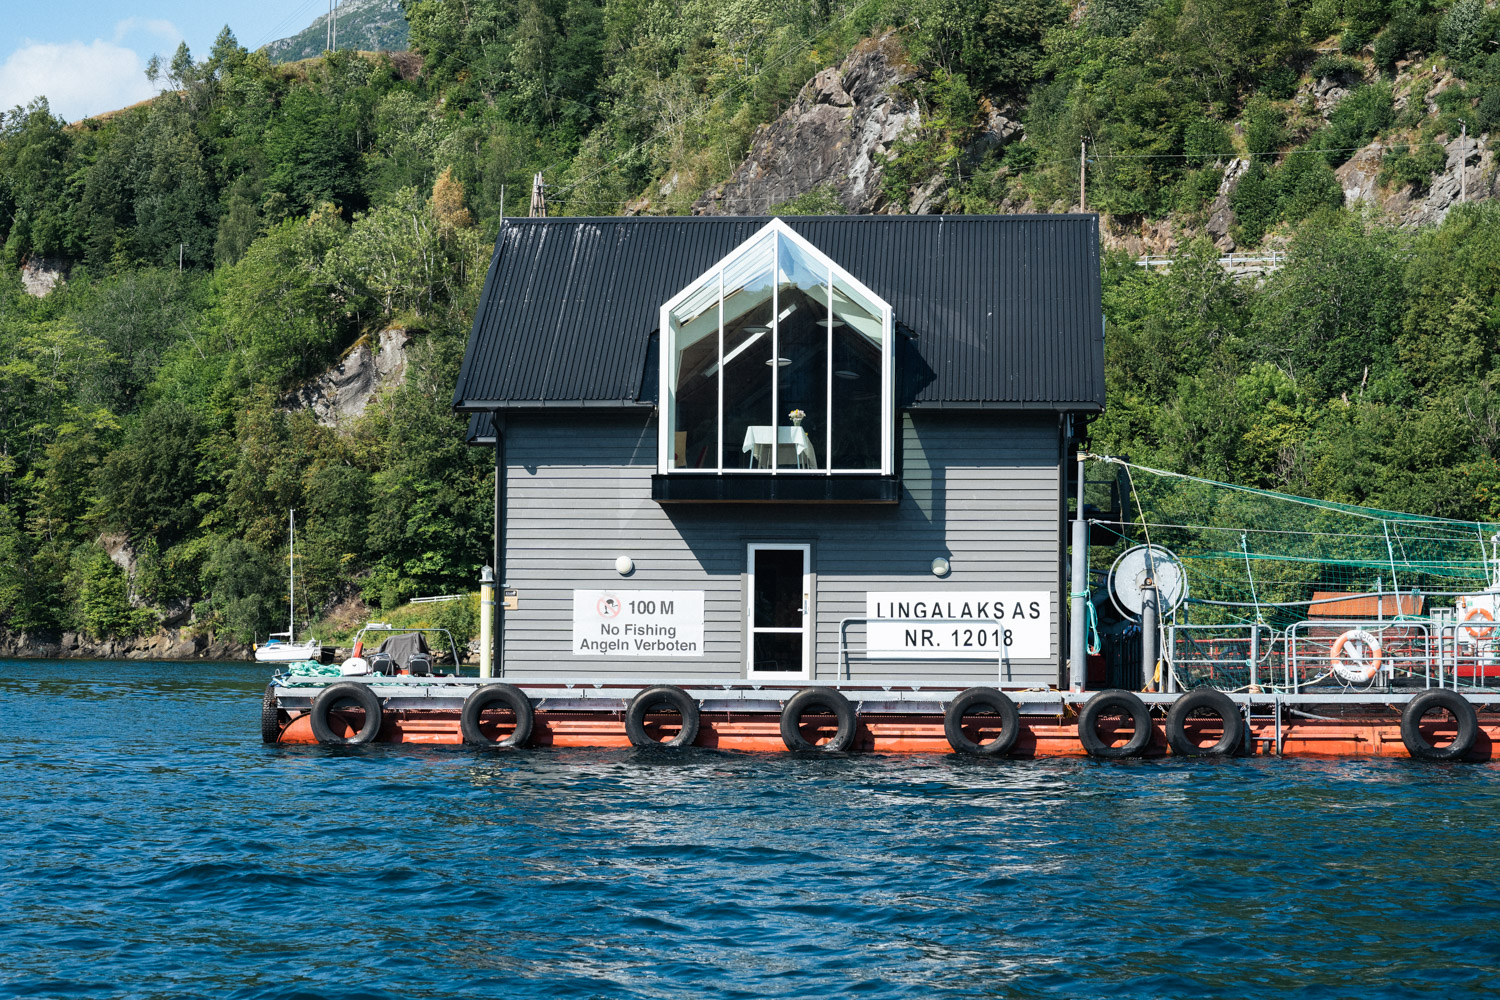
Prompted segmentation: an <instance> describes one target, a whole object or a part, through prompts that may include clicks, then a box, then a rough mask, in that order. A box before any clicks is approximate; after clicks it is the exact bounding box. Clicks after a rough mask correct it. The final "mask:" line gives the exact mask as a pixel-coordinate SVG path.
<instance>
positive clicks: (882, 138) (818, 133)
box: [693, 32, 1013, 215]
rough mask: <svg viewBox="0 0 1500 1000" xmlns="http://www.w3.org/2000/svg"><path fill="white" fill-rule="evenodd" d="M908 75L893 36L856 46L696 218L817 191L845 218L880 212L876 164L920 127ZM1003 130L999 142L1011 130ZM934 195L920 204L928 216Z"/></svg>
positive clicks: (762, 134) (752, 210)
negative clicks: (907, 90)
mask: <svg viewBox="0 0 1500 1000" xmlns="http://www.w3.org/2000/svg"><path fill="white" fill-rule="evenodd" d="M913 75H914V71H913V69H912V68H911V66H910V65H909V64H908V63H907V62H906V57H905V53H904V52H903V50H902V48H901V43H900V41H899V39H898V38H897V36H896V34H895V33H894V32H888V33H887V34H885V35H882V36H880V37H879V38H874V39H866V40H865V41H863V42H860V43H859V45H857V46H856V47H855V49H854V51H853V52H851V53H850V54H849V58H847V59H845V60H844V62H843V64H842V65H841V66H838V67H837V68H830V69H825V70H823V71H822V72H821V73H819V74H818V75H817V76H815V77H813V78H812V80H810V81H808V83H807V85H806V86H804V87H803V88H802V92H801V93H800V94H798V95H797V100H796V102H795V103H794V104H793V105H792V106H791V107H790V108H789V109H787V111H786V113H785V114H783V115H782V116H781V117H780V118H778V119H777V120H776V121H775V122H773V123H772V124H770V125H762V126H761V127H760V129H759V131H757V132H756V134H755V138H754V139H753V140H751V144H750V152H749V155H748V156H747V157H746V158H745V161H744V162H743V163H741V164H740V166H739V168H738V169H737V170H735V172H734V174H733V176H731V177H730V178H729V180H728V181H726V182H725V183H723V184H721V185H719V186H718V187H717V188H714V189H712V190H710V191H709V192H708V193H707V194H705V195H704V196H703V197H702V198H700V199H699V200H698V202H697V203H696V204H695V205H694V206H693V212H694V214H696V215H759V214H762V213H764V212H766V211H767V210H768V209H769V208H770V207H771V206H773V205H777V204H780V203H782V202H786V201H791V200H792V199H794V198H796V197H798V196H800V195H804V194H807V193H808V192H811V191H814V190H816V189H819V188H824V189H827V190H829V191H830V193H831V194H832V195H833V196H834V197H835V198H837V200H838V203H839V206H840V207H841V208H842V209H843V211H845V212H848V213H851V214H856V213H870V212H879V211H881V210H882V209H883V208H884V207H885V199H884V197H883V195H882V193H881V186H880V163H879V157H880V156H881V155H883V154H885V153H886V152H887V151H889V149H890V147H891V144H892V143H893V142H895V141H896V140H897V139H899V138H901V137H902V136H904V135H906V134H907V133H908V132H909V131H911V130H912V129H914V128H916V127H917V125H918V124H919V122H920V115H919V113H918V110H917V107H916V105H915V104H914V103H913V102H912V100H911V99H910V98H909V97H906V96H904V95H903V94H901V93H900V85H901V84H903V83H906V82H907V81H908V80H911V79H912V77H913ZM1002 122H1003V123H1004V124H999V123H996V128H997V129H998V130H999V131H998V132H997V138H998V140H999V141H1004V139H1005V138H1008V136H1001V135H1000V133H1003V132H1004V130H1005V128H1007V127H1011V126H1012V125H1013V123H1011V122H1009V120H1007V119H1003V118H1002ZM936 195H937V192H936V191H933V192H929V193H928V194H927V195H926V196H925V200H924V204H925V205H926V206H928V207H929V210H930V207H931V206H932V204H933V203H934V199H935V197H936ZM938 200H940V199H938Z"/></svg>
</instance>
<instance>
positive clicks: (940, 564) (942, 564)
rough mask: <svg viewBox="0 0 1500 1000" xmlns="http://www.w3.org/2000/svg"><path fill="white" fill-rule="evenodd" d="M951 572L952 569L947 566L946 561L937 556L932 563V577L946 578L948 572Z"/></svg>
mask: <svg viewBox="0 0 1500 1000" xmlns="http://www.w3.org/2000/svg"><path fill="white" fill-rule="evenodd" d="M952 570H953V567H952V566H950V565H948V560H947V559H944V558H943V557H942V556H938V557H937V558H936V559H934V560H933V561H932V575H933V576H947V575H948V574H949V573H950V572H952Z"/></svg>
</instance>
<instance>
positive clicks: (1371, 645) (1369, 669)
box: [1328, 628, 1383, 683]
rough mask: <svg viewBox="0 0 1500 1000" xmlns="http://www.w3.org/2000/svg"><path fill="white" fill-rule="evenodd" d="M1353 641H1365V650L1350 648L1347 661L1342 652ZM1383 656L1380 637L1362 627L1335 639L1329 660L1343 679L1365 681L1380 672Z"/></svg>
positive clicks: (1335, 671)
mask: <svg viewBox="0 0 1500 1000" xmlns="http://www.w3.org/2000/svg"><path fill="white" fill-rule="evenodd" d="M1351 642H1354V643H1363V644H1364V650H1363V651H1361V650H1359V648H1358V647H1355V648H1353V649H1350V650H1349V658H1348V660H1347V661H1346V660H1345V659H1344V657H1343V655H1342V654H1343V652H1344V648H1345V646H1347V645H1348V644H1349V643H1351ZM1382 656H1383V651H1382V650H1381V648H1380V639H1379V638H1377V637H1376V636H1375V635H1373V634H1371V633H1369V632H1366V631H1365V630H1364V629H1362V628H1352V629H1350V630H1349V631H1347V632H1345V633H1344V634H1343V635H1341V636H1339V637H1338V638H1337V639H1335V640H1334V642H1333V649H1332V650H1330V651H1329V653H1328V662H1329V663H1330V664H1331V665H1332V666H1333V672H1334V673H1335V674H1337V675H1338V676H1339V677H1340V678H1341V679H1343V680H1346V681H1355V682H1358V683H1363V682H1365V681H1367V680H1370V679H1371V678H1372V677H1374V676H1375V675H1376V674H1378V673H1380V661H1381V658H1382Z"/></svg>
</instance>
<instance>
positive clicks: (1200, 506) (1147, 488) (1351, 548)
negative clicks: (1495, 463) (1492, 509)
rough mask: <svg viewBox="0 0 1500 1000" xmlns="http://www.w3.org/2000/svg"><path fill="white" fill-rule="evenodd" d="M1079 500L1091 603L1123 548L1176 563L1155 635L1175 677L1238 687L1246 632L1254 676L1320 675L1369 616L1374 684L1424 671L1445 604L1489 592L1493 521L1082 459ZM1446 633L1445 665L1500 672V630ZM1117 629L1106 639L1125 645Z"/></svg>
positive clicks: (1291, 678) (1244, 670)
mask: <svg viewBox="0 0 1500 1000" xmlns="http://www.w3.org/2000/svg"><path fill="white" fill-rule="evenodd" d="M1084 502H1085V505H1086V511H1085V514H1086V517H1087V518H1088V520H1089V534H1090V552H1089V564H1090V587H1089V590H1090V593H1091V596H1092V597H1093V599H1094V603H1095V605H1096V606H1100V607H1102V606H1103V604H1104V603H1105V602H1107V601H1108V598H1107V597H1104V596H1103V595H1104V594H1105V593H1107V591H1108V588H1109V586H1110V580H1109V575H1110V569H1111V567H1112V566H1113V564H1114V562H1115V560H1116V558H1117V557H1118V556H1119V555H1120V553H1121V552H1123V551H1125V550H1126V549H1128V548H1130V547H1132V546H1136V545H1142V544H1150V545H1153V546H1161V547H1163V548H1165V549H1167V550H1169V551H1170V553H1171V554H1172V555H1173V556H1175V557H1176V561H1177V562H1178V564H1179V565H1180V566H1181V568H1182V573H1183V576H1184V578H1185V580H1186V588H1185V589H1186V596H1185V598H1184V599H1183V600H1182V602H1181V603H1180V604H1179V605H1178V606H1177V607H1176V608H1175V610H1170V613H1169V614H1167V616H1166V618H1165V619H1164V621H1163V635H1162V648H1163V650H1164V651H1170V656H1169V659H1171V660H1173V661H1174V662H1175V663H1176V669H1177V670H1178V673H1179V676H1178V683H1179V684H1186V685H1191V684H1195V683H1213V684H1214V686H1216V687H1226V686H1229V687H1232V686H1248V685H1249V684H1250V683H1251V680H1252V673H1253V672H1252V671H1251V669H1250V666H1249V663H1250V659H1251V657H1250V652H1251V649H1250V648H1249V647H1250V646H1251V643H1252V639H1251V635H1252V632H1253V634H1254V647H1255V650H1256V653H1257V656H1258V658H1259V660H1260V663H1261V667H1262V668H1263V669H1262V670H1261V671H1259V673H1260V675H1261V676H1262V677H1283V678H1285V679H1286V681H1287V682H1288V683H1290V684H1293V685H1295V684H1297V683H1300V682H1306V681H1311V680H1314V679H1318V678H1320V677H1321V676H1326V675H1328V674H1329V673H1331V672H1333V671H1332V666H1331V665H1340V664H1343V663H1345V662H1346V661H1347V660H1348V657H1347V656H1344V658H1343V659H1341V658H1340V657H1341V654H1342V653H1343V649H1342V647H1340V648H1334V647H1335V643H1337V642H1338V639H1339V637H1340V636H1343V635H1344V634H1345V633H1346V632H1348V631H1350V628H1351V623H1350V620H1351V619H1359V620H1361V621H1363V620H1369V622H1370V623H1371V624H1370V625H1369V626H1368V627H1367V628H1365V629H1364V630H1363V631H1364V632H1365V633H1368V635H1367V638H1368V641H1369V642H1370V643H1371V644H1372V645H1378V647H1379V650H1380V653H1381V662H1382V664H1383V667H1384V670H1385V677H1386V678H1387V679H1389V678H1390V677H1391V676H1392V675H1393V672H1394V674H1400V673H1402V672H1403V671H1404V672H1405V673H1408V674H1411V675H1417V674H1424V673H1430V672H1431V669H1432V665H1433V664H1434V663H1435V662H1437V661H1438V660H1440V659H1441V655H1440V654H1441V652H1442V650H1441V648H1440V647H1441V644H1442V642H1443V641H1444V640H1443V638H1442V635H1441V634H1440V633H1441V632H1442V625H1441V623H1442V622H1443V621H1444V620H1445V618H1444V616H1449V617H1448V618H1447V619H1446V620H1452V618H1451V616H1453V615H1454V614H1455V611H1454V605H1455V598H1458V597H1460V596H1461V595H1472V594H1476V593H1479V592H1483V591H1488V590H1493V589H1494V587H1493V586H1492V583H1491V581H1492V580H1494V579H1495V576H1496V573H1495V570H1496V558H1495V555H1496V546H1497V537H1500V536H1497V534H1496V532H1497V530H1500V525H1496V524H1491V523H1484V522H1468V521H1454V520H1448V519H1444V518H1432V517H1421V516H1417V515H1412V514H1406V513H1401V512H1398V511H1388V510H1380V509H1376V508H1370V507H1361V506H1357V505H1354V504H1345V503H1337V502H1330V501H1324V500H1313V499H1309V498H1306V497H1299V496H1293V495H1291V494H1286V493H1277V492H1273V491H1269V490H1261V489H1255V488H1251V487H1245V486H1237V485H1233V484H1229V483H1220V482H1214V481H1212V480H1207V479H1201V478H1197V477H1193V476H1186V475H1182V474H1179V473H1172V472H1166V471H1163V470H1160V469H1152V468H1148V467H1145V466H1140V465H1135V464H1132V463H1129V462H1126V461H1123V460H1121V459H1116V458H1109V457H1103V456H1089V457H1088V461H1087V463H1086V466H1085V470H1084ZM1163 610H1164V611H1169V609H1166V608H1164V609H1163ZM1460 610H1461V609H1460ZM1496 610H1497V613H1500V605H1497V606H1496ZM1434 619H1436V620H1437V622H1438V625H1437V626H1436V627H1434V624H1433V620H1434ZM1169 627H1170V631H1169V630H1168V629H1169ZM1448 629H1449V631H1448V633H1447V635H1448V636H1449V638H1448V640H1447V641H1448V645H1449V646H1450V647H1451V650H1450V654H1451V655H1450V659H1454V658H1458V659H1461V658H1462V657H1463V656H1465V655H1467V656H1469V657H1470V659H1471V660H1473V661H1475V662H1474V663H1472V664H1471V665H1470V670H1469V672H1470V673H1471V675H1473V676H1474V677H1475V679H1476V681H1477V680H1479V679H1482V677H1483V676H1486V675H1487V674H1488V673H1495V674H1496V679H1500V635H1495V636H1494V637H1493V638H1491V637H1490V634H1489V633H1485V634H1484V636H1483V640H1482V641H1477V642H1476V640H1474V639H1472V638H1469V637H1468V636H1466V635H1464V634H1462V633H1461V632H1459V631H1455V627H1454V626H1448ZM1129 631H1130V630H1129V628H1128V627H1126V628H1125V629H1124V630H1123V631H1122V632H1121V633H1120V634H1119V635H1116V636H1113V637H1112V638H1113V639H1114V640H1115V641H1116V642H1118V641H1120V640H1121V638H1122V637H1123V638H1124V639H1126V640H1128V638H1129ZM1492 631H1493V632H1495V633H1500V628H1497V629H1495V630H1492ZM1136 635H1137V636H1138V632H1137V633H1136ZM1137 641H1138V639H1137ZM1354 641H1355V642H1361V641H1365V640H1364V639H1356V640H1354ZM1348 642H1349V640H1347V639H1346V640H1345V643H1346V645H1347V643H1348ZM1463 642H1467V645H1461V644H1462V643H1463ZM1481 647H1482V648H1481ZM1351 648H1352V647H1351ZM1310 651H1311V652H1310ZM1127 658H1128V657H1127ZM1481 660H1487V661H1492V667H1491V668H1490V669H1486V667H1485V665H1484V664H1483V663H1481V662H1479V661H1481ZM1453 670H1454V668H1453V667H1452V666H1451V665H1450V672H1452V671H1453Z"/></svg>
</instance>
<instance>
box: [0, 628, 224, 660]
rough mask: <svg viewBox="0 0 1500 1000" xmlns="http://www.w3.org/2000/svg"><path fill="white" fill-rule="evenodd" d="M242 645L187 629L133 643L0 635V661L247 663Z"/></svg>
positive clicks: (71, 634)
mask: <svg viewBox="0 0 1500 1000" xmlns="http://www.w3.org/2000/svg"><path fill="white" fill-rule="evenodd" d="M251 652H252V650H251V649H250V647H249V646H246V645H245V644H243V643H240V642H236V641H234V640H233V639H227V638H224V637H222V636H215V635H213V634H211V633H207V634H205V633H199V632H196V631H194V630H190V629H161V630H159V631H157V632H154V633H152V634H151V635H143V636H139V637H137V638H134V639H100V640H96V639H90V638H89V637H88V636H85V635H79V634H78V633H76V632H62V633H50V634H36V635H31V634H28V633H26V632H18V633H3V632H0V657H39V658H40V657H46V658H49V659H72V660H248V659H249V658H250V654H251Z"/></svg>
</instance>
